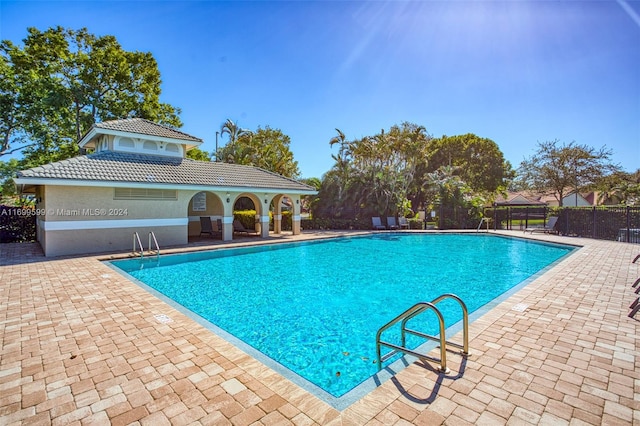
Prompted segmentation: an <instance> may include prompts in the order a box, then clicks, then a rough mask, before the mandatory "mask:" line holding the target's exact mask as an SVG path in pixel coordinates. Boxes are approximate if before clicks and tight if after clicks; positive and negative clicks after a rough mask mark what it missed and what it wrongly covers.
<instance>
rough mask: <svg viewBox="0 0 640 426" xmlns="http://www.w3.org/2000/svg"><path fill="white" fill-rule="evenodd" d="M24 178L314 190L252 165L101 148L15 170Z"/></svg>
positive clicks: (19, 177)
mask: <svg viewBox="0 0 640 426" xmlns="http://www.w3.org/2000/svg"><path fill="white" fill-rule="evenodd" d="M21 178H24V179H30V180H32V179H43V180H45V179H46V180H49V179H60V180H82V181H96V182H98V181H101V182H105V181H106V182H114V183H116V182H118V183H156V184H179V185H202V186H212V187H224V188H232V187H239V188H264V189H282V190H288V191H303V192H307V191H314V192H315V189H314V188H313V187H311V186H308V185H305V184H303V183H300V182H298V181H296V180H294V179H289V178H285V177H283V176H280V175H278V174H276V173H272V172H269V171H266V170H263V169H259V168H256V167H252V166H243V165H240V164H228V163H212V162H206V161H196V160H192V159H190V158H175V157H162V156H158V155H148V154H135V153H124V152H112V151H102V152H99V153H96V154H89V155H81V156H78V157H74V158H70V159H68V160H63V161H58V162H56V163H51V164H47V165H44V166H39V167H35V168H32V169H28V170H23V171H21V172H18V183H20V182H19V180H20V179H21Z"/></svg>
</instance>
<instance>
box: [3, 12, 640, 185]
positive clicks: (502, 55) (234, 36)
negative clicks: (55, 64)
mask: <svg viewBox="0 0 640 426" xmlns="http://www.w3.org/2000/svg"><path fill="white" fill-rule="evenodd" d="M639 15H640V2H639V1H637V0H630V1H622V0H620V1H615V0H611V1H570V2H555V1H507V2H502V1H474V2H467V1H420V2H410V1H375V2H374V1H367V2H364V1H331V2H329V1H324V2H313V1H297V2H285V1H273V2H271V1H261V2H248V1H236V2H221V1H112V2H106V1H85V2H83V1H68V2H58V1H4V0H2V1H0V38H1V39H9V40H12V41H13V42H16V43H20V42H21V40H22V39H23V38H24V37H25V36H26V29H27V27H31V26H33V27H37V28H38V29H40V30H44V29H46V28H48V27H51V26H56V25H61V26H63V27H66V28H73V29H79V28H81V27H87V28H88V30H89V31H90V32H91V33H93V34H96V35H106V34H111V35H114V36H115V37H116V38H117V39H118V41H119V42H120V43H121V44H122V46H123V48H124V49H126V50H138V51H148V52H151V53H152V54H153V55H154V57H155V58H156V60H157V61H158V65H159V68H160V72H161V75H162V80H163V84H162V96H161V100H162V101H163V102H167V103H170V104H172V105H174V106H178V107H180V108H181V109H182V114H181V118H182V121H183V122H184V126H183V128H182V130H183V131H185V132H187V133H190V134H192V135H194V136H198V137H200V138H202V139H204V140H205V144H204V145H203V147H202V148H203V149H204V150H206V151H213V150H214V146H215V132H216V130H219V129H220V125H221V124H222V123H223V122H224V121H225V120H226V119H227V118H230V119H232V120H233V121H237V122H238V124H239V125H240V126H241V127H244V128H248V129H256V128H257V127H258V126H262V127H265V126H267V125H268V126H270V127H272V128H279V129H281V130H282V131H283V132H284V133H285V134H287V135H289V136H290V137H291V150H292V151H293V154H294V158H295V159H296V160H297V161H298V163H299V166H300V170H301V172H302V177H321V176H322V175H323V174H324V173H325V172H326V171H328V170H329V169H330V168H331V166H332V165H333V160H332V159H331V153H332V152H335V151H336V148H335V147H334V149H333V151H332V149H331V148H330V146H329V139H330V138H331V137H333V136H334V135H335V134H336V131H335V128H339V129H340V130H342V131H343V132H344V133H345V134H346V136H347V138H348V139H355V138H360V137H363V136H367V135H374V134H376V133H378V132H379V131H380V130H381V129H383V128H384V129H388V128H389V127H390V126H392V125H394V124H400V123H401V122H403V121H409V122H413V123H416V124H420V125H423V126H425V127H426V129H427V131H428V132H429V133H430V134H431V135H432V136H434V137H439V136H442V135H445V134H446V135H449V136H451V135H458V134H465V133H475V134H476V135H478V136H480V137H485V138H489V139H492V140H493V141H495V142H496V143H497V144H498V146H499V147H500V149H501V150H502V152H503V153H504V155H505V158H506V159H507V160H509V161H510V162H511V163H512V164H513V166H514V167H517V166H518V165H519V164H520V162H521V161H522V160H523V159H524V158H526V157H529V156H531V155H532V154H533V153H534V152H535V149H536V145H537V142H538V141H540V142H542V141H547V140H554V139H558V140H560V141H561V142H565V143H568V142H571V141H576V142H577V143H579V144H586V145H590V146H593V147H596V148H600V147H602V146H604V145H606V146H607V147H608V148H610V149H611V150H613V153H614V154H613V160H614V162H616V163H619V164H620V165H621V166H622V167H623V168H624V169H625V170H627V171H635V170H636V169H638V168H640V16H639ZM219 143H220V145H223V144H224V143H225V139H222V138H220V139H219Z"/></svg>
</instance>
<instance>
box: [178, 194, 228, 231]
mask: <svg viewBox="0 0 640 426" xmlns="http://www.w3.org/2000/svg"><path fill="white" fill-rule="evenodd" d="M187 217H188V218H189V225H188V236H189V239H190V240H196V239H206V238H212V239H216V240H222V239H223V237H224V234H223V231H224V201H223V200H222V198H220V197H219V196H218V195H217V194H216V193H214V192H209V191H200V192H197V193H195V194H194V195H193V196H192V197H191V199H190V200H189V205H188V207H187Z"/></svg>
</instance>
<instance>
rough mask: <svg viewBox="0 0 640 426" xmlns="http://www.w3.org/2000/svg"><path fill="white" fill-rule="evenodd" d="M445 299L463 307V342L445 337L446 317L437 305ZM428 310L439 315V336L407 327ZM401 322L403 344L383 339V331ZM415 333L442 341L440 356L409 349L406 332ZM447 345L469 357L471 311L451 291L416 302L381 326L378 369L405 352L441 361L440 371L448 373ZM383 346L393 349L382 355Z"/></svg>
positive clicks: (378, 335) (378, 342)
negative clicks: (408, 323)
mask: <svg viewBox="0 0 640 426" xmlns="http://www.w3.org/2000/svg"><path fill="white" fill-rule="evenodd" d="M444 299H454V300H456V301H457V302H458V303H459V304H460V307H461V308H462V321H463V323H462V334H463V337H462V340H463V342H462V344H459V343H455V342H450V341H447V340H446V338H445V326H444V317H443V316H442V313H441V312H440V310H439V309H438V308H437V307H436V304H437V303H438V302H440V301H442V300H444ZM427 310H431V311H433V312H434V313H435V314H436V316H437V317H438V322H439V327H440V333H439V335H440V336H439V337H436V336H432V335H429V334H425V333H422V332H420V331H417V330H412V329H410V328H407V322H408V321H409V320H410V319H412V318H415V317H416V316H418V315H420V314H421V313H422V312H424V311H427ZM400 321H402V322H401V324H400V333H401V341H402V343H401V345H395V344H393V343H390V342H385V341H383V340H381V338H382V333H383V332H384V331H385V330H387V329H388V328H390V327H391V326H393V325H395V324H397V323H398V322H400ZM407 333H409V334H413V335H414V336H418V337H422V338H425V339H429V340H434V341H437V342H440V358H436V357H432V356H429V355H427V354H424V353H419V352H417V351H415V350H413V349H409V348H407V347H406V334H407ZM447 345H449V346H453V347H456V348H458V349H462V352H461V354H462V356H464V357H467V356H469V312H468V310H467V305H465V303H464V302H463V301H462V299H460V298H459V297H458V296H456V295H455V294H451V293H447V294H443V295H441V296H439V297H436V298H435V299H433V300H432V301H431V302H420V303H416V304H415V305H413V306H412V307H410V308H409V309H407V310H406V311H404V312H403V313H401V314H400V315H398V316H397V317H395V318H394V319H392V320H391V321H389V322H388V323H386V324H385V325H383V326H382V327H380V329H379V330H378V333H377V334H376V351H377V355H378V361H377V362H378V371H380V370H382V363H383V362H385V361H386V360H388V359H389V358H391V357H393V356H394V355H396V354H397V353H399V352H402V353H404V354H409V355H413V356H415V357H418V358H420V359H426V360H430V361H435V362H438V363H440V373H443V374H448V373H449V372H450V370H449V368H447ZM382 346H386V347H388V348H391V349H392V351H390V352H388V353H386V354H384V355H382Z"/></svg>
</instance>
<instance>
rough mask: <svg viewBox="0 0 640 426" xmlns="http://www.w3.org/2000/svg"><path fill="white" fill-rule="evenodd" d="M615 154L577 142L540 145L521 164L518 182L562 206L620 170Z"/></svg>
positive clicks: (541, 143)
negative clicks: (567, 198)
mask: <svg viewBox="0 0 640 426" xmlns="http://www.w3.org/2000/svg"><path fill="white" fill-rule="evenodd" d="M611 154H612V151H611V150H608V149H606V147H602V148H600V149H595V148H593V147H591V146H588V145H580V144H578V143H576V142H575V141H573V142H570V143H569V144H562V145H561V144H560V142H559V141H558V140H557V139H556V140H553V141H547V142H539V143H538V150H537V151H536V153H535V154H534V155H532V156H531V157H530V158H529V159H527V160H524V161H523V162H522V163H521V164H520V169H519V177H518V179H519V180H520V181H521V182H523V184H524V186H526V187H527V188H529V189H532V190H534V191H536V192H538V193H540V194H544V195H552V196H554V197H555V199H556V200H558V204H559V205H560V206H562V200H563V198H564V197H565V195H568V194H570V193H571V192H573V191H581V190H583V189H584V188H586V187H588V186H590V185H593V184H595V182H597V181H598V180H599V179H601V178H602V177H603V176H606V175H608V174H610V173H613V172H616V171H618V170H620V167H619V166H618V165H617V164H614V163H612V162H611Z"/></svg>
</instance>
